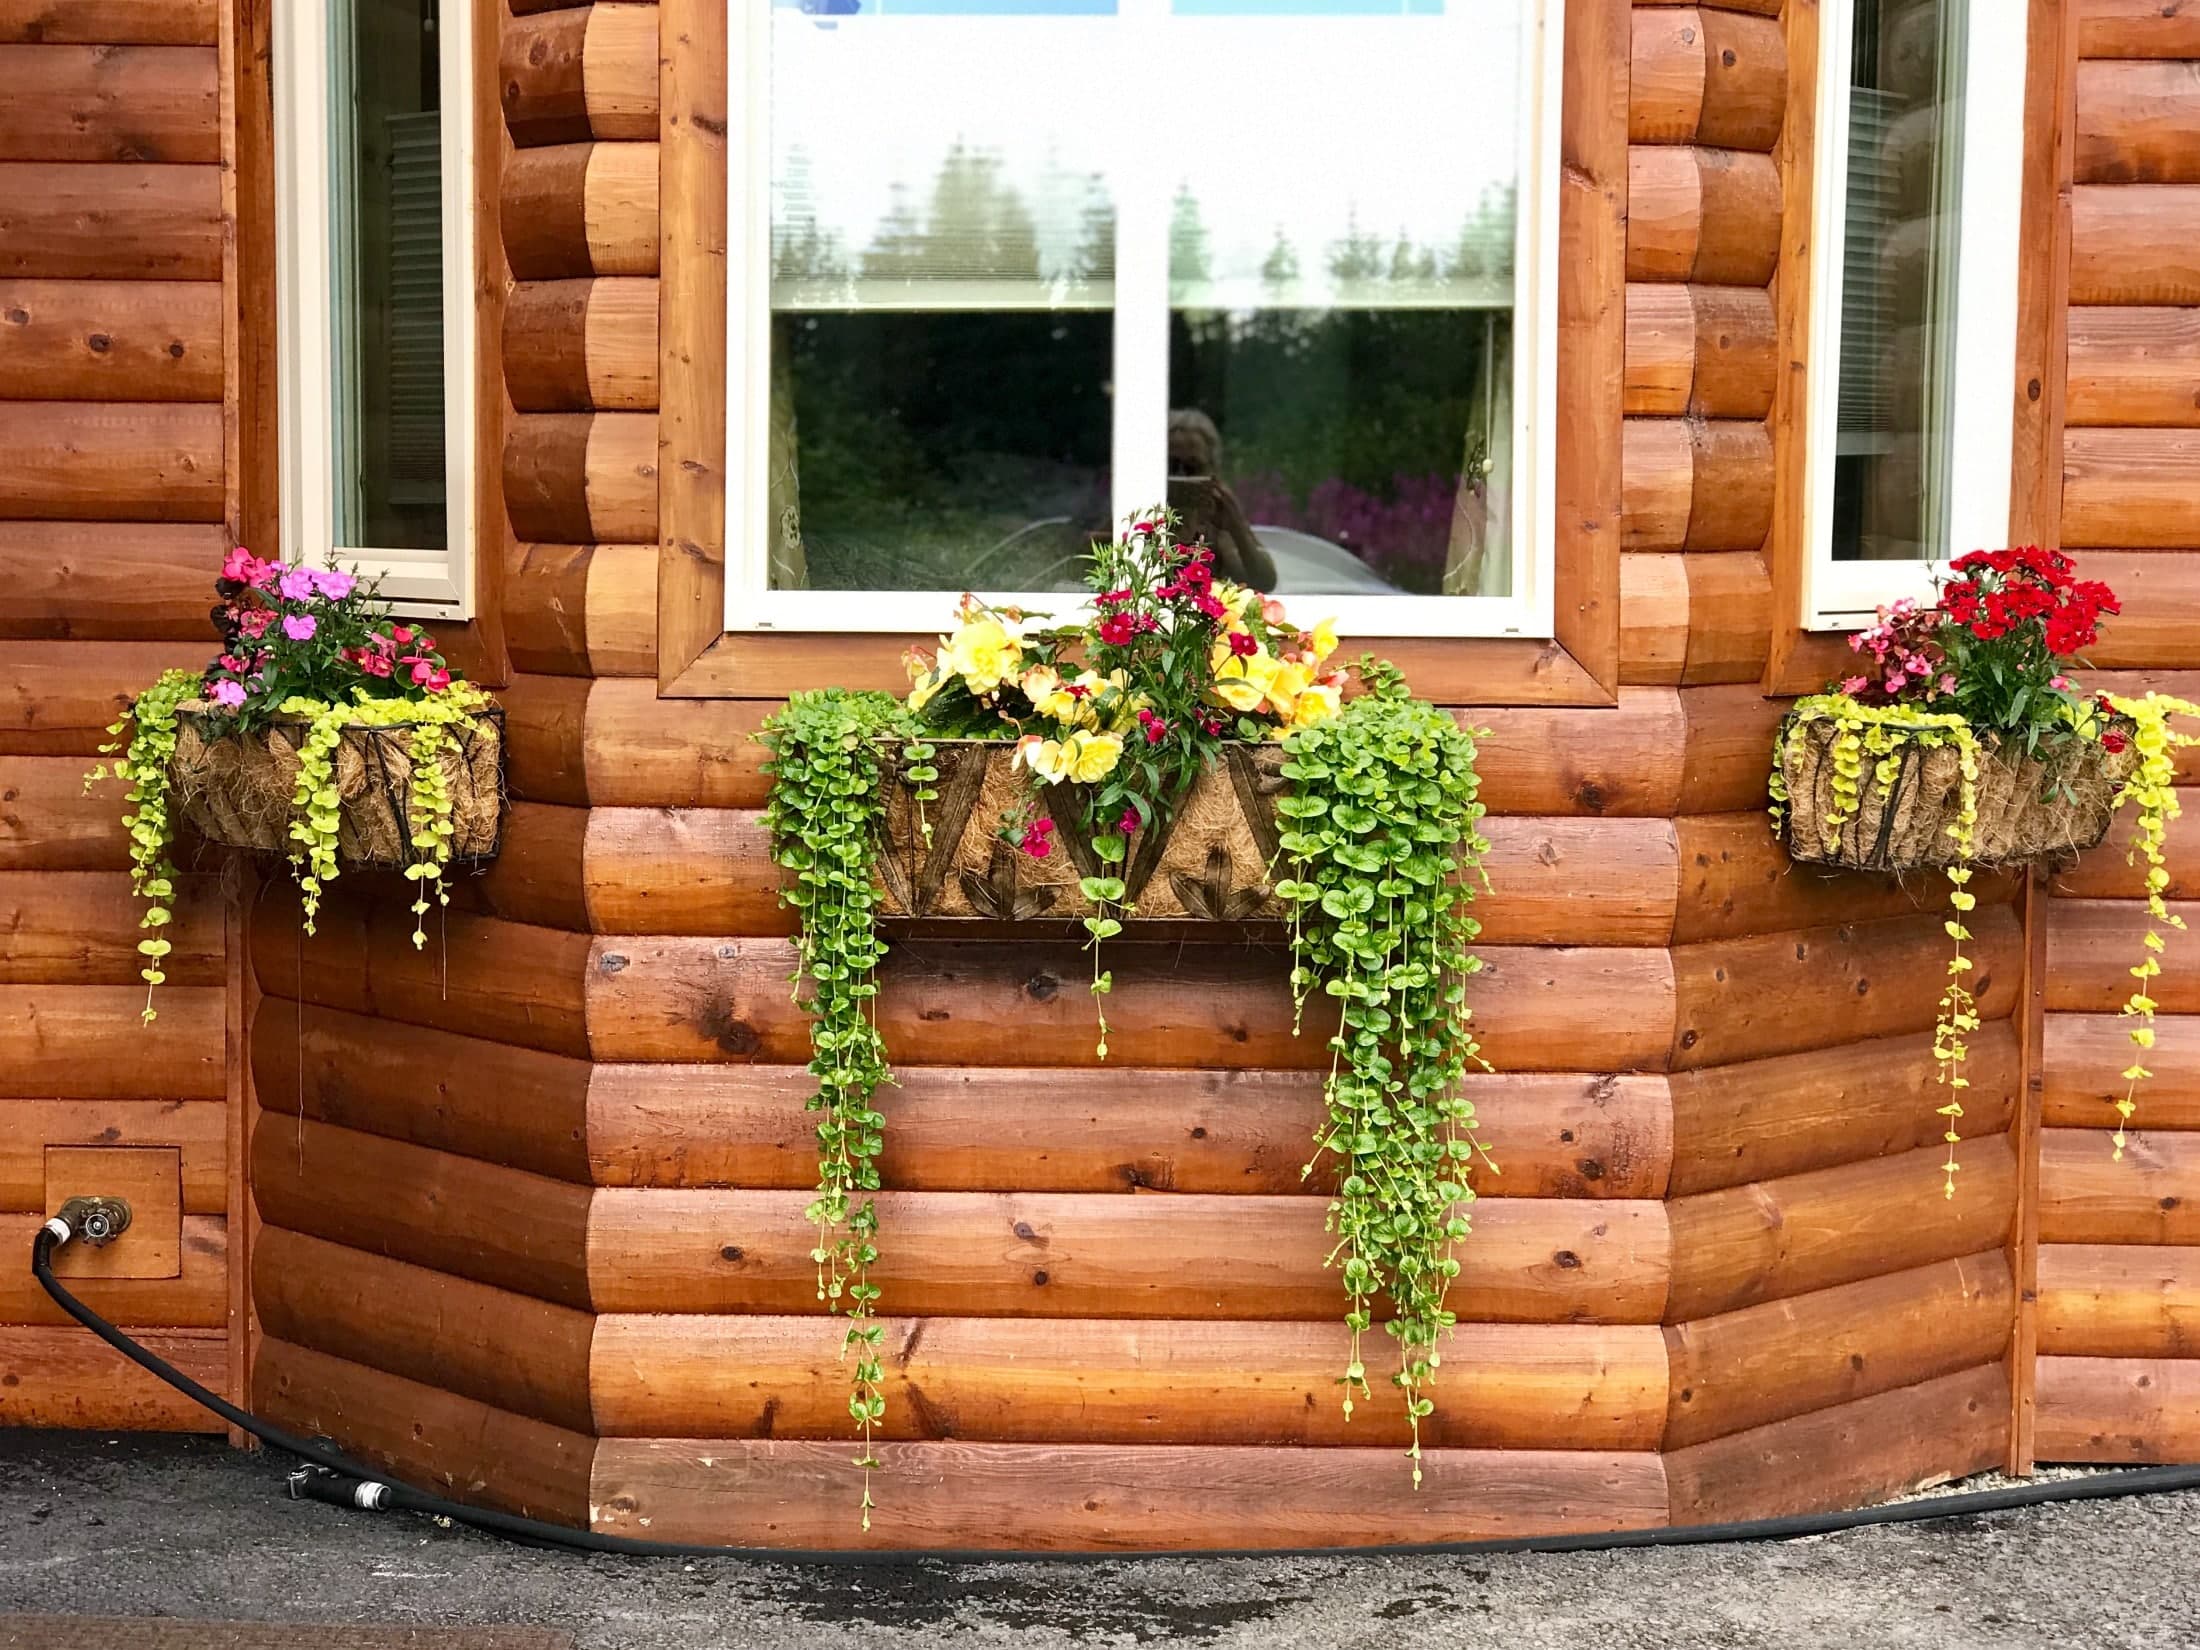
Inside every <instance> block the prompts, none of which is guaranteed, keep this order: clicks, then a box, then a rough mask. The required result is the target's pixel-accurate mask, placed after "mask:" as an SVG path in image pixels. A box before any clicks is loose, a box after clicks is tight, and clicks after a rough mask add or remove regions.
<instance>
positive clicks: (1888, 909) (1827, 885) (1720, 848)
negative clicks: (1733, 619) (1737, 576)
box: [1673, 558, 2021, 944]
mask: <svg viewBox="0 0 2200 1650" xmlns="http://www.w3.org/2000/svg"><path fill="white" fill-rule="evenodd" d="M1722 559H1725V558H1722ZM1673 830H1674V835H1675V841H1676V844H1677V846H1678V850H1679V858H1680V868H1681V896H1680V905H1679V913H1678V917H1677V919H1676V921H1675V922H1674V925H1673V939H1674V942H1675V943H1676V944H1685V943H1688V942H1691V941H1699V940H1715V939H1736V938H1741V937H1744V936H1748V935H1759V934H1775V933H1782V932H1785V931H1787V930H1789V929H1795V928H1815V927H1821V926H1825V925H1828V924H1839V923H1842V922H1869V921H1872V920H1875V919H1878V918H1883V917H1901V916H1914V915H1928V916H1944V915H1945V914H1946V913H1947V910H1948V886H1947V884H1946V883H1945V882H1940V881H1936V880H1927V879H1923V878H1902V879H1899V880H1898V879H1896V878H1892V877H1878V876H1859V875H1857V874H1856V873H1854V872H1844V871H1831V870H1827V869H1826V868H1824V867H1822V866H1814V865H1802V864H1797V863H1796V862H1795V861H1794V860H1792V859H1790V858H1789V857H1788V853H1787V850H1786V849H1785V848H1783V847H1781V846H1780V843H1779V840H1778V839H1777V838H1776V837H1774V835H1773V834H1772V826H1771V822H1770V821H1769V820H1768V819H1767V818H1766V816H1765V815H1764V814H1763V813H1760V812H1756V811H1751V812H1749V813H1733V814H1690V815H1684V816H1682V817H1681V818H1679V819H1676V820H1675V821H1674V822H1673ZM1970 886H1971V892H1972V893H1974V894H1976V895H1977V896H1978V900H1979V904H1980V905H1982V906H2000V905H2007V904H2010V903H2011V902H2012V901H2014V900H2015V899H2016V897H2017V890H2018V888H2019V887H2020V886H2021V884H2020V882H2019V879H2018V878H2017V876H2015V875H2013V874H2010V873H1990V872H1981V873H1980V874H1979V876H1978V877H1977V879H1976V880H1975V881H1974V882H1972V884H1971V885H1970Z"/></svg>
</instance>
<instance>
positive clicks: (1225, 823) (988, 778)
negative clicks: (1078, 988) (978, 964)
mask: <svg viewBox="0 0 2200 1650" xmlns="http://www.w3.org/2000/svg"><path fill="white" fill-rule="evenodd" d="M933 748H934V750H935V751H936V752H937V753H938V756H937V760H936V762H935V764H934V765H935V766H936V767H937V768H938V769H939V774H940V777H939V780H938V781H937V783H936V785H935V786H934V789H936V790H937V791H938V792H939V795H938V797H937V798H936V799H934V800H933V801H931V802H929V803H927V804H926V805H925V807H924V821H925V822H928V823H929V824H930V825H931V827H932V840H931V844H930V846H929V847H927V846H926V844H925V840H924V833H923V830H922V828H921V825H920V822H919V819H918V811H917V805H916V802H915V799H914V797H913V795H912V793H911V791H910V789H909V787H908V786H907V785H906V784H904V783H902V782H901V781H900V780H899V777H898V775H897V777H896V782H895V785H894V787H893V790H892V793H891V794H890V796H889V798H888V801H887V810H886V827H885V833H884V840H883V841H882V842H881V843H880V853H879V880H880V883H881V886H882V889H883V892H884V896H885V897H884V900H883V902H882V904H881V907H880V913H881V915H884V916H888V917H922V918H927V919H947V920H950V921H952V920H954V919H966V920H970V921H994V922H1000V921H1007V922H1039V921H1051V920H1055V919H1060V918H1075V917H1083V916H1089V915H1091V914H1092V912H1093V909H1094V907H1093V904H1092V902H1091V901H1090V900H1088V899H1086V898H1085V896H1084V893H1083V892H1082V890H1080V888H1079V887H1078V882H1079V880H1080V879H1081V878H1084V877H1088V876H1105V875H1109V874H1116V875H1120V876H1121V877H1122V878H1123V882H1124V886H1125V899H1126V901H1127V902H1128V903H1129V904H1130V905H1132V906H1135V907H1136V910H1135V912H1133V913H1131V914H1129V915H1128V916H1127V917H1126V920H1127V921H1130V922H1149V921H1176V922H1186V921H1191V922H1245V921H1256V922H1257V921H1274V920H1280V919H1281V918H1282V916H1283V914H1284V912H1283V907H1282V904H1281V902H1280V901H1278V900H1277V899H1275V897H1274V896H1273V895H1272V894H1270V892H1269V888H1268V884H1269V868H1270V867H1271V866H1272V865H1273V864H1274V863H1275V858H1276V851H1277V848H1276V819H1275V798H1276V797H1277V796H1279V795H1280V794H1282V791H1283V788H1284V780H1283V776H1282V774H1281V773H1280V771H1279V770H1280V769H1281V768H1282V766H1283V751H1282V748H1281V747H1280V746H1276V745H1252V744H1242V743H1232V744H1229V745H1226V746H1224V747H1223V752H1222V761H1221V762H1220V763H1219V764H1218V765H1217V766H1215V767H1213V768H1210V769H1208V770H1207V771H1206V772H1204V773H1202V774H1201V775H1200V776H1199V778H1198V779H1197V780H1195V781H1194V782H1193V784H1192V787H1191V789H1190V790H1189V791H1188V792H1187V793H1186V794H1185V795H1184V797H1183V798H1182V799H1181V800H1180V802H1179V803H1178V805H1177V807H1176V808H1175V810H1174V811H1173V813H1172V814H1170V815H1169V816H1168V817H1166V818H1163V819H1158V820H1156V821H1155V822H1154V823H1153V824H1152V825H1150V826H1149V827H1147V828H1146V829H1145V830H1143V831H1140V832H1138V833H1137V834H1136V835H1134V836H1133V837H1132V838H1131V847H1130V854H1129V858H1128V863H1127V864H1126V865H1125V866H1123V867H1122V868H1121V869H1120V870H1119V871H1113V872H1112V873H1111V868H1110V867H1108V866H1106V865H1103V864H1102V863H1101V862H1100V859H1099V857H1098V856H1097V855H1095V854H1094V853H1093V851H1092V843H1091V841H1090V839H1089V838H1088V837H1087V835H1086V833H1085V829H1084V818H1085V799H1086V797H1087V795H1088V794H1089V792H1088V787H1086V786H1083V785H1075V784H1071V783H1070V782H1069V781H1067V780H1064V781H1062V782H1061V783H1059V784H1055V785H1036V784H1034V782H1033V780H1032V776H1031V775H1030V774H1029V773H1028V772H1026V771H1024V770H1023V769H1021V768H1018V767H1016V766H1015V765H1014V764H1015V755H1016V748H1015V746H1013V745H1007V744H1003V743H1001V742H1000V741H998V740H983V739H942V740H939V741H936V742H935V744H934V747H933ZM1030 809H1036V810H1037V811H1038V812H1040V813H1044V814H1045V815H1047V816H1048V817H1050V818H1052V819H1053V821H1054V825H1055V830H1054V842H1053V845H1052V848H1051V850H1050V852H1049V853H1048V854H1047V855H1046V856H1045V857H1044V858H1038V859H1035V858H1033V857H1032V856H1031V855H1029V854H1027V853H1025V852H1023V850H1022V849H1020V848H1018V847H1017V846H1016V845H1015V844H1013V843H1011V842H1008V841H1005V840H1003V838H1002V836H1001V827H1002V822H1003V821H1004V820H1007V819H1010V818H1015V817H1020V816H1021V815H1022V814H1023V812H1024V811H1025V810H1030Z"/></svg>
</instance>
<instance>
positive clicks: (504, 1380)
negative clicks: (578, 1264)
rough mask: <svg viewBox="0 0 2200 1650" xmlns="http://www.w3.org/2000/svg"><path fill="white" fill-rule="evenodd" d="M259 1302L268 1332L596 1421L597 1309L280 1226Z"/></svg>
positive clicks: (447, 1386)
mask: <svg viewBox="0 0 2200 1650" xmlns="http://www.w3.org/2000/svg"><path fill="white" fill-rule="evenodd" d="M252 1304H253V1309H254V1310H255V1312H256V1313H257V1314H258V1316H259V1320H260V1328H261V1332H262V1333H264V1334H269V1335H273V1336H275V1337H276V1338H277V1339H279V1340H285V1341H289V1342H291V1343H292V1344H293V1345H297V1346H304V1347H310V1348H312V1349H313V1350H314V1351H316V1352H322V1353H326V1354H328V1355H329V1356H331V1357H336V1358H343V1359H345V1360H347V1361H349V1362H351V1363H355V1364H364V1365H366V1366H368V1367H369V1368H373V1369H380V1370H384V1371H386V1372H388V1373H390V1374H393V1375H398V1376H402V1377H404V1378H405V1379H407V1380H413V1381H419V1382H421V1383H422V1384H423V1385H426V1386H432V1387H437V1388H440V1389H442V1390H443V1391H446V1392H452V1393H456V1394H458V1395H459V1396H461V1397H466V1398H473V1399H477V1400H479V1401H480V1402H482V1403H484V1404H488V1405H491V1406H493V1407H494V1408H497V1409H500V1410H505V1411H508V1412H510V1413H512V1414H515V1415H525V1416H530V1417H532V1418H533V1419H535V1420H538V1421H548V1422H549V1423H550V1424H551V1425H553V1426H561V1427H567V1428H570V1429H571V1430H573V1431H575V1432H582V1433H590V1432H593V1431H594V1430H595V1424H594V1421H593V1419H592V1417H591V1415H590V1413H589V1401H590V1400H589V1343H590V1340H591V1339H592V1337H593V1334H594V1331H595V1323H596V1320H595V1318H594V1316H593V1315H591V1314H590V1313H587V1312H580V1311H575V1310H574V1309H573V1308H571V1307H567V1306H555V1305H552V1304H550V1303H549V1302H547V1301H540V1300H535V1299H533V1298H531V1297H529V1296H526V1295H515V1294H512V1293H511V1292H509V1291H508V1290H503V1289H494V1288H491V1287H489V1286H488V1285H486V1284H479V1283H471V1282H468V1281H467V1280H466V1279H464V1278H457V1277H452V1276H450V1275H449V1274H447V1273H444V1272H440V1271H431V1270H429V1269H427V1268H425V1267H419V1266H409V1265H407V1264H405V1263H404V1262H403V1261H395V1260H390V1259H387V1258H385V1257H384V1256H381V1255H375V1254H370V1253H367V1252H366V1251H364V1250H359V1249H347V1248H345V1247H343V1246H342V1245H340V1244H335V1243H326V1242H323V1241H322V1240H321V1239H319V1238H313V1237H307V1236H305V1235H303V1234H302V1233H298V1232H290V1231H285V1230H284V1229H283V1228H282V1227H280V1226H269V1227H267V1228H265V1229H264V1230H263V1231H262V1232H261V1233H260V1236H259V1238H258V1240H257V1241H256V1242H255V1243H254V1244H253V1247H252ZM841 1412H842V1415H843V1417H844V1418H845V1415H846V1413H847V1406H846V1404H845V1403H843V1404H842V1405H841Z"/></svg>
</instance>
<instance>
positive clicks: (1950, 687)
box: [1940, 674, 1956, 695]
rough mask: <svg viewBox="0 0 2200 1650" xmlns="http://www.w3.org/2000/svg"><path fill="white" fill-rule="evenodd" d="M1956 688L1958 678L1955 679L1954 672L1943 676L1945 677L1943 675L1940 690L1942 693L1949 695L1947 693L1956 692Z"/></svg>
mask: <svg viewBox="0 0 2200 1650" xmlns="http://www.w3.org/2000/svg"><path fill="white" fill-rule="evenodd" d="M1955 690H1956V679H1955V677H1954V676H1953V675H1952V674H1951V675H1947V676H1943V677H1942V678H1941V679H1940V691H1941V693H1942V694H1943V695H1947V694H1952V693H1954V692H1955Z"/></svg>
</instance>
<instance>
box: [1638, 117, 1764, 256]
mask: <svg viewBox="0 0 2200 1650" xmlns="http://www.w3.org/2000/svg"><path fill="white" fill-rule="evenodd" d="M1627 160H1628V167H1627V172H1628V214H1627V224H1628V232H1627V278H1628V279H1629V280H1631V281H1709V282H1714V283H1718V284H1722V285H1731V286H1763V285H1764V284H1765V283H1766V282H1768V281H1770V280H1771V279H1772V272H1773V269H1774V268H1775V267H1776V266H1777V264H1778V263H1779V252H1780V175H1779V171H1778V169H1777V168H1776V167H1774V165H1773V164H1772V160H1771V157H1769V156H1767V155H1761V154H1745V153H1739V152H1736V151H1734V150H1730V149H1704V148H1693V147H1667V146H1655V145H1637V146H1636V147H1634V148H1633V149H1631V150H1629V151H1628V157H1627Z"/></svg>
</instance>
